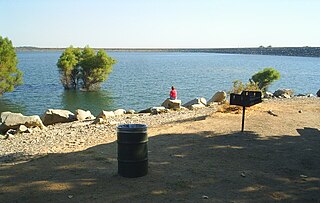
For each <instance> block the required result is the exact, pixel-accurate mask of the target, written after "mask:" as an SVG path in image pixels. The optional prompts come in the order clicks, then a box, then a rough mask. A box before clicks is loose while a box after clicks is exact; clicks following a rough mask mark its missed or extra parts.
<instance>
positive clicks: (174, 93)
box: [170, 86, 177, 99]
mask: <svg viewBox="0 0 320 203" xmlns="http://www.w3.org/2000/svg"><path fill="white" fill-rule="evenodd" d="M170 99H177V90H176V89H175V88H174V87H173V86H172V87H171V91H170Z"/></svg>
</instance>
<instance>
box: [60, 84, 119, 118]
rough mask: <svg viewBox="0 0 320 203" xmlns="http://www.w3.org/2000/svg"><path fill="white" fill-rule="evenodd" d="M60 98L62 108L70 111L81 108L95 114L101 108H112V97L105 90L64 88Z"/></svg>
mask: <svg viewBox="0 0 320 203" xmlns="http://www.w3.org/2000/svg"><path fill="white" fill-rule="evenodd" d="M61 98H62V106H63V108H64V109H67V110H69V111H72V112H74V111H75V110H76V109H83V110H90V111H91V113H92V114H94V115H96V114H98V113H99V112H100V111H101V110H114V98H113V97H112V94H111V92H109V91H106V90H100V91H95V92H83V91H76V90H66V91H63V93H62V96H61Z"/></svg>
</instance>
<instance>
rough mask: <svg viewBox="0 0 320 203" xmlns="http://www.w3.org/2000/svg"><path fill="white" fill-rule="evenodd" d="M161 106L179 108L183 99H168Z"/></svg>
mask: <svg viewBox="0 0 320 203" xmlns="http://www.w3.org/2000/svg"><path fill="white" fill-rule="evenodd" d="M161 106H164V107H165V108H167V109H179V108H180V107H181V100H179V99H166V100H165V101H164V102H163V103H162V104H161Z"/></svg>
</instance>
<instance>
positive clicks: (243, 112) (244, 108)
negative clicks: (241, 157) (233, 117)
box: [241, 106, 246, 132]
mask: <svg viewBox="0 0 320 203" xmlns="http://www.w3.org/2000/svg"><path fill="white" fill-rule="evenodd" d="M245 112H246V107H245V106H243V109H242V126H241V132H243V130H244V118H245V116H244V115H245Z"/></svg>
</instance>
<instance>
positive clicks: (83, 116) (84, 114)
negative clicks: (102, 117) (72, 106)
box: [75, 109, 96, 121]
mask: <svg viewBox="0 0 320 203" xmlns="http://www.w3.org/2000/svg"><path fill="white" fill-rule="evenodd" d="M75 117H76V119H77V120H78V121H84V120H93V119H95V118H96V117H94V115H92V114H91V112H90V111H84V110H81V109H77V110H76V112H75Z"/></svg>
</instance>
